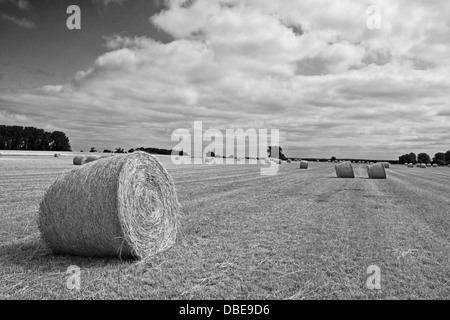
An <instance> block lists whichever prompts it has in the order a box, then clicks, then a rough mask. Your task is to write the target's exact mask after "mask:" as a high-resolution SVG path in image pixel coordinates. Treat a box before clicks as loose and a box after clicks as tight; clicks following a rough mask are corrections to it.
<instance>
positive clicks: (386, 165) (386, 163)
mask: <svg viewBox="0 0 450 320" xmlns="http://www.w3.org/2000/svg"><path fill="white" fill-rule="evenodd" d="M383 166H384V168H385V169H389V167H390V166H391V164H390V163H389V162H383Z"/></svg>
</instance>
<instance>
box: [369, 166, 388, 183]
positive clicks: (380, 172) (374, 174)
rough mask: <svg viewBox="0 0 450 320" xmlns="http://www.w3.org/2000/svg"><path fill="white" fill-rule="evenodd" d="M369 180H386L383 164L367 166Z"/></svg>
mask: <svg viewBox="0 0 450 320" xmlns="http://www.w3.org/2000/svg"><path fill="white" fill-rule="evenodd" d="M367 173H368V174H369V179H386V169H385V167H384V165H383V163H380V162H379V163H375V164H371V165H368V166H367Z"/></svg>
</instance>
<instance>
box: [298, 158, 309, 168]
mask: <svg viewBox="0 0 450 320" xmlns="http://www.w3.org/2000/svg"><path fill="white" fill-rule="evenodd" d="M300 169H308V161H304V160H302V161H300Z"/></svg>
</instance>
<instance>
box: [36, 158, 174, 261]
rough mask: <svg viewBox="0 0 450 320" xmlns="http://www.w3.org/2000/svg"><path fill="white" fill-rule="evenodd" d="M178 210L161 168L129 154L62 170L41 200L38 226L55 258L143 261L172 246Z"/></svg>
mask: <svg viewBox="0 0 450 320" xmlns="http://www.w3.org/2000/svg"><path fill="white" fill-rule="evenodd" d="M179 212H180V205H179V203H178V200H177V195H176V191H175V188H174V184H173V181H172V178H171V177H170V175H169V174H168V173H167V171H166V169H165V168H164V167H163V166H162V165H161V164H160V163H159V162H158V160H157V159H156V158H155V157H153V156H152V155H150V154H148V153H145V152H135V153H131V154H128V155H121V156H115V157H108V158H106V159H101V160H99V161H95V162H92V163H88V164H86V165H84V166H82V167H78V168H75V169H72V170H69V171H66V172H65V173H64V174H63V175H61V176H60V177H59V178H58V179H57V180H56V181H55V182H54V183H53V184H52V185H51V186H50V187H49V189H48V190H47V192H46V194H45V196H44V198H43V200H42V201H41V203H40V209H39V219H38V226H39V230H40V232H41V235H42V238H43V240H44V241H45V242H46V244H47V245H48V246H49V248H50V249H51V250H52V251H53V252H54V253H55V254H59V253H62V254H72V255H79V256H87V257H108V256H114V257H133V258H136V259H145V258H148V257H151V256H153V255H155V254H156V253H158V252H161V251H164V250H166V249H168V248H170V247H171V246H173V245H174V243H175V241H176V237H177V233H178V230H179Z"/></svg>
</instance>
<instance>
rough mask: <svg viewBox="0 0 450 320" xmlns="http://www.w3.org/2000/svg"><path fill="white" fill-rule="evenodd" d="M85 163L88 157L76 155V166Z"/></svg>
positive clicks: (74, 161)
mask: <svg viewBox="0 0 450 320" xmlns="http://www.w3.org/2000/svg"><path fill="white" fill-rule="evenodd" d="M85 163H86V157H84V156H76V157H74V158H73V164H74V165H75V166H82V165H83V164H85Z"/></svg>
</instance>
